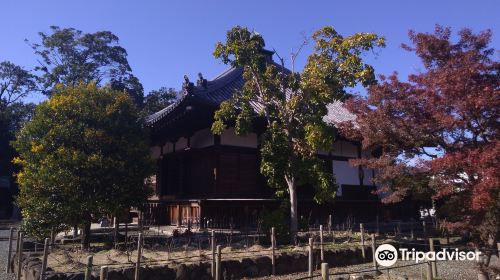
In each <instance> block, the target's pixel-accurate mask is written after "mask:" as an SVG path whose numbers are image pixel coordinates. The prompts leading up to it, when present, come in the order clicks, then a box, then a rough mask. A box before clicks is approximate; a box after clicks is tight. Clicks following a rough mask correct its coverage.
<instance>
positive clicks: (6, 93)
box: [0, 61, 36, 218]
mask: <svg viewBox="0 0 500 280" xmlns="http://www.w3.org/2000/svg"><path fill="white" fill-rule="evenodd" d="M35 89H36V83H35V76H34V75H33V74H31V73H30V72H29V71H27V70H25V69H23V68H22V67H20V66H18V65H15V64H13V63H11V62H9V61H3V62H0V177H4V178H8V180H9V181H10V183H13V180H12V174H13V173H14V172H15V168H14V166H13V165H12V163H11V161H12V158H13V157H14V156H15V155H16V152H15V150H14V149H13V148H12V147H11V146H10V144H9V143H10V141H12V140H14V135H15V132H16V131H17V130H18V129H19V128H20V127H21V125H22V124H23V123H24V122H25V121H26V120H28V119H29V118H30V115H31V113H32V111H33V107H34V105H33V104H25V103H23V102H22V100H23V98H24V97H26V96H27V95H29V94H30V93H32V92H33V91H34V90H35ZM13 190H15V188H13V187H11V188H9V189H5V188H4V189H1V190H0V191H1V194H0V205H1V206H0V212H3V213H5V214H6V217H7V218H8V217H10V215H11V205H12V195H13V194H14V193H13V192H12V191H13ZM4 218H5V217H4Z"/></svg>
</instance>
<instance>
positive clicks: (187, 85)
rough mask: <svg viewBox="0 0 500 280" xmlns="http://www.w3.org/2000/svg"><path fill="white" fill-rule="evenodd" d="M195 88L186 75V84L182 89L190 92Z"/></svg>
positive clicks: (183, 84)
mask: <svg viewBox="0 0 500 280" xmlns="http://www.w3.org/2000/svg"><path fill="white" fill-rule="evenodd" d="M192 88H193V83H191V82H190V81H189V77H188V76H187V75H184V83H182V89H186V90H188V91H190V90H191V89H192Z"/></svg>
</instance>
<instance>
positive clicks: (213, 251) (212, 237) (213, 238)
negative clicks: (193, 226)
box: [210, 230, 215, 279]
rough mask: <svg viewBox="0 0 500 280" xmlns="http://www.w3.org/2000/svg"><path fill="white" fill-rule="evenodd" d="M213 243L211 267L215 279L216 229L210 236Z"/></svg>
mask: <svg viewBox="0 0 500 280" xmlns="http://www.w3.org/2000/svg"><path fill="white" fill-rule="evenodd" d="M210 239H211V241H210V243H211V245H212V265H211V267H210V269H211V273H212V278H213V279H215V231H214V230H212V235H211V237H210Z"/></svg>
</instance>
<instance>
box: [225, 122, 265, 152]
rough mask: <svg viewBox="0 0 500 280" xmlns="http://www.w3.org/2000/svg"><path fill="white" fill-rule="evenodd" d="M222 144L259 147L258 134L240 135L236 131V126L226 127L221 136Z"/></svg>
mask: <svg viewBox="0 0 500 280" xmlns="http://www.w3.org/2000/svg"><path fill="white" fill-rule="evenodd" d="M220 143H221V145H228V146H238V147H248V148H257V134H255V133H249V134H247V135H245V136H238V135H236V134H235V132H234V128H233V127H230V128H228V129H226V130H225V131H224V132H223V133H222V135H221V137H220Z"/></svg>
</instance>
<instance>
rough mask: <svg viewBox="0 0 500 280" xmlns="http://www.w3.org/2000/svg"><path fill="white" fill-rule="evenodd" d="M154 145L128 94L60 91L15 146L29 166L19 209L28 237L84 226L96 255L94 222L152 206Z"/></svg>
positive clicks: (81, 88) (85, 88) (20, 177)
mask: <svg viewBox="0 0 500 280" xmlns="http://www.w3.org/2000/svg"><path fill="white" fill-rule="evenodd" d="M146 139H147V133H145V131H144V129H143V127H142V126H141V121H140V120H139V119H138V110H137V108H136V106H135V105H134V103H133V101H132V99H131V98H130V97H129V96H128V95H127V94H126V93H124V92H123V91H116V90H113V89H111V88H110V87H105V88H98V87H97V86H96V85H95V84H94V83H91V84H89V85H83V84H80V85H78V86H76V87H71V86H69V87H64V86H62V85H59V86H56V87H55V88H54V91H53V93H52V95H51V97H50V98H49V99H48V100H47V101H44V102H42V103H41V104H40V105H38V106H37V107H36V110H35V113H34V115H33V118H32V120H31V121H30V122H28V123H27V124H26V125H25V126H24V127H23V129H22V130H21V131H20V133H19V135H18V137H17V139H16V141H15V142H14V147H15V148H16V149H17V151H18V152H19V154H20V156H19V158H17V159H16V160H15V161H16V162H17V163H19V164H21V166H22V170H21V172H19V173H18V174H17V182H18V184H19V186H20V193H19V196H18V200H17V201H18V203H19V205H20V207H21V208H22V214H23V218H24V220H25V223H26V225H27V226H29V227H28V229H29V230H31V231H32V233H33V234H34V235H36V234H37V233H38V234H43V233H44V230H45V231H46V230H47V229H49V228H51V227H64V226H72V225H81V226H82V227H83V229H84V231H83V236H82V247H83V248H84V249H88V248H89V234H90V223H91V221H92V220H93V219H95V218H98V217H100V216H101V215H104V214H111V215H116V214H117V213H119V212H121V211H122V210H124V209H128V208H130V207H133V206H141V205H142V204H143V203H144V202H145V201H146V199H147V197H148V195H149V190H150V189H149V187H148V185H147V182H146V178H147V177H148V176H149V175H150V173H151V171H152V161H151V158H150V155H149V148H148V143H147V141H146Z"/></svg>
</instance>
